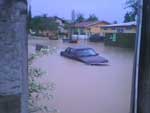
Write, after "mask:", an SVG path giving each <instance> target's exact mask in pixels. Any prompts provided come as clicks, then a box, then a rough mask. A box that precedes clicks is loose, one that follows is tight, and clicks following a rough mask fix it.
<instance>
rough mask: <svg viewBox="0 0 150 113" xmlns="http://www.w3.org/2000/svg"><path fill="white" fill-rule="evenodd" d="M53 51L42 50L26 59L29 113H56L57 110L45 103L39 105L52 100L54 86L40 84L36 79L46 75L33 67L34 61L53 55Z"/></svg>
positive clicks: (50, 83)
mask: <svg viewBox="0 0 150 113" xmlns="http://www.w3.org/2000/svg"><path fill="white" fill-rule="evenodd" d="M54 52H55V50H53V49H42V50H41V51H38V52H36V53H35V54H30V55H29V58H28V75H29V112H30V113H36V112H38V113H39V112H40V113H57V109H55V108H53V107H52V106H49V105H48V104H47V103H40V102H41V100H43V99H46V100H47V101H48V102H49V101H50V99H52V98H53V93H52V92H53V90H54V89H55V84H54V83H52V82H49V83H46V84H44V83H41V82H39V81H38V79H39V78H40V77H42V76H44V74H46V73H45V72H44V71H43V70H41V69H40V68H36V67H34V66H33V62H34V60H36V59H37V58H38V57H42V56H44V55H49V54H52V53H54Z"/></svg>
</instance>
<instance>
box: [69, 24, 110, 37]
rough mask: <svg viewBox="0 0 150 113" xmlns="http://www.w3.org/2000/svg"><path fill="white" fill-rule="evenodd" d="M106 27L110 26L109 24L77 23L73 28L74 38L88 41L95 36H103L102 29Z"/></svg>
mask: <svg viewBox="0 0 150 113" xmlns="http://www.w3.org/2000/svg"><path fill="white" fill-rule="evenodd" d="M104 25H109V23H108V22H106V21H98V22H81V23H76V24H75V25H73V26H72V29H73V30H72V37H77V38H79V39H88V38H89V37H90V36H91V35H94V34H99V35H101V36H103V35H104V34H103V32H102V30H101V27H102V26H104Z"/></svg>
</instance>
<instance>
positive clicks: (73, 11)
mask: <svg viewBox="0 0 150 113" xmlns="http://www.w3.org/2000/svg"><path fill="white" fill-rule="evenodd" d="M71 20H72V22H73V23H74V22H75V20H76V13H75V10H72V12H71Z"/></svg>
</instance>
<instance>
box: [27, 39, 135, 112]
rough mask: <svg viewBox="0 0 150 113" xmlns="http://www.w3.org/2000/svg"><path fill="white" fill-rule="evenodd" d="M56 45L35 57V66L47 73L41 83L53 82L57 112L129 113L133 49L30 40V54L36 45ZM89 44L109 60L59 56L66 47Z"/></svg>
mask: <svg viewBox="0 0 150 113" xmlns="http://www.w3.org/2000/svg"><path fill="white" fill-rule="evenodd" d="M36 44H42V45H48V46H50V47H56V48H57V52H55V53H53V54H50V55H48V56H43V57H41V58H38V59H37V60H36V61H35V63H34V65H35V66H36V67H40V68H42V69H43V70H44V71H46V72H47V74H46V75H45V76H43V77H42V80H41V81H43V82H49V81H53V82H54V83H55V84H56V89H55V91H54V99H53V100H52V104H53V106H55V107H56V108H57V109H58V112H59V113H129V109H130V94H131V80H132V69H133V55H134V53H133V52H134V51H133V50H129V49H123V48H117V47H105V46H104V44H103V43H91V42H87V41H82V42H79V43H78V44H69V43H62V41H61V40H58V41H57V40H47V39H45V40H40V39H38V40H35V39H30V40H29V53H32V52H34V51H35V45H36ZM79 45H80V46H82V45H84V46H87V47H92V48H93V49H95V50H96V52H97V53H99V54H100V55H101V56H103V57H105V58H107V59H108V60H109V65H108V66H89V65H86V64H84V63H81V62H78V61H74V60H70V59H67V58H64V57H61V56H60V55H59V53H60V51H61V50H64V49H65V48H66V47H68V46H71V47H72V46H79Z"/></svg>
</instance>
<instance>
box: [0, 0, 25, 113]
mask: <svg viewBox="0 0 150 113" xmlns="http://www.w3.org/2000/svg"><path fill="white" fill-rule="evenodd" d="M26 16H27V3H26V0H0V113H20V112H22V113H26V112H27V110H25V109H24V108H27V106H26V103H27V101H25V100H27V33H26ZM19 103H21V105H20V104H19ZM12 104H13V105H12ZM20 106H21V107H20ZM21 108H23V109H21Z"/></svg>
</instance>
